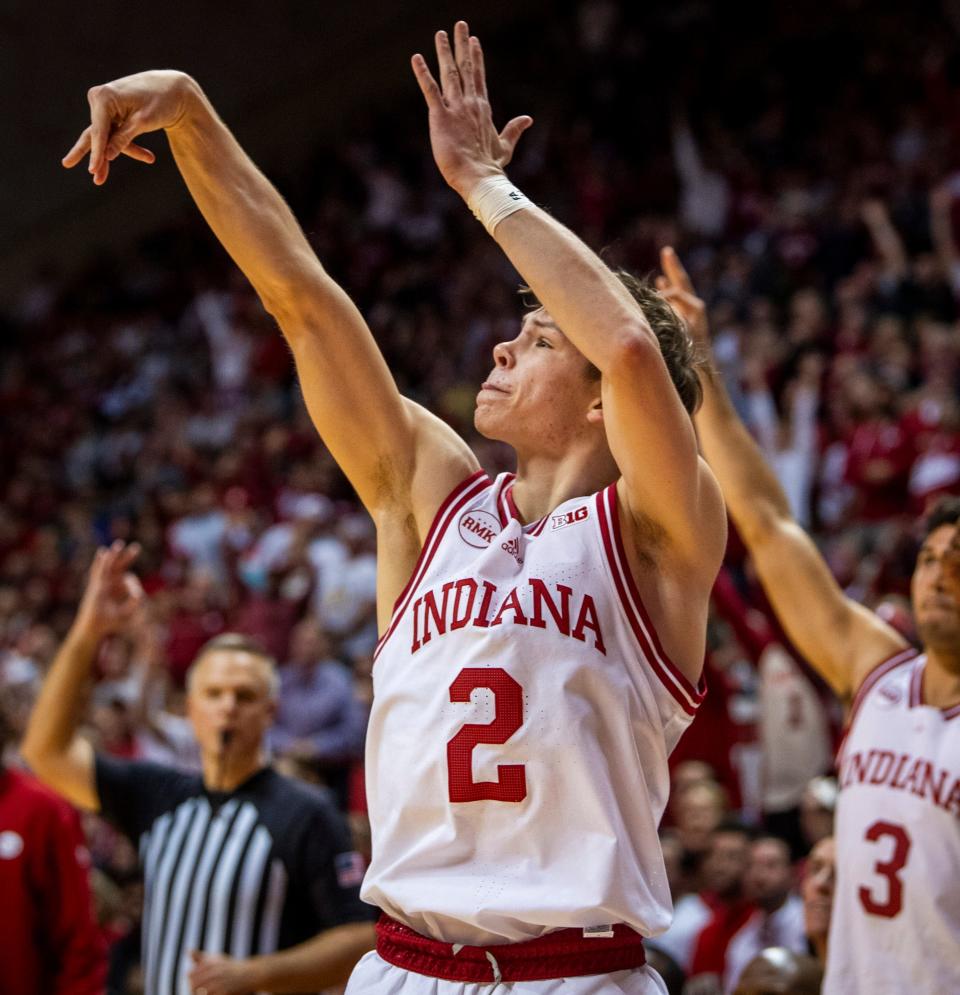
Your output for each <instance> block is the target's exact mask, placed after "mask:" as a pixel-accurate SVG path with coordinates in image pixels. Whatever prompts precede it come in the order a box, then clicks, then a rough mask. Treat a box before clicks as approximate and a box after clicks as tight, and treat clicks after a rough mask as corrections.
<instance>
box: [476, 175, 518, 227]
mask: <svg viewBox="0 0 960 995" xmlns="http://www.w3.org/2000/svg"><path fill="white" fill-rule="evenodd" d="M530 204H531V202H530V200H528V199H527V198H526V197H525V196H524V195H523V194H522V193H521V192H520V191H519V190H518V189H517V188H516V187H515V186H514V185H513V184H512V183H511V182H510V181H509V180H508V179H507V178H506V176H503V175H502V174H501V175H500V176H485V177H484V178H483V179H482V180H481V181H480V182H479V183H478V184H477V185H476V186H475V187H474V188H473V190H471V191H470V196H469V197H468V198H467V207H469V208H470V210H471V211H473V216H474V217H475V218H476V219H477V221H479V222H480V224H482V225H483V227H484V228H486V229H487V231H488V232H489V233H490V234H491V235H492V234H493V233H494V232H495V231H496V230H497V225H498V224H500V222H501V221H503V219H504V218H509V217H510V215H511V214H515V213H516V212H517V211H522V210H523V209H524V208H525V207H529V206H530Z"/></svg>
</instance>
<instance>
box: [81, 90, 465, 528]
mask: <svg viewBox="0 0 960 995" xmlns="http://www.w3.org/2000/svg"><path fill="white" fill-rule="evenodd" d="M88 97H89V101H90V109H91V124H90V126H89V127H88V128H87V129H86V130H85V131H84V132H83V134H82V135H81V136H80V138H79V139H78V141H77V143H76V144H75V145H74V147H73V148H72V149H71V151H70V152H69V153H68V154H67V156H66V157H65V158H64V160H63V161H64V165H65V166H68V167H70V166H74V165H76V164H77V163H79V162H80V161H81V160H82V159H83V157H84V156H85V155H86V153H87V152H89V153H90V171H91V172H92V173H93V179H94V182H95V183H97V184H102V183H104V182H106V180H107V178H108V175H109V172H110V164H111V162H112V161H113V160H114V159H116V157H117V156H118V155H120V154H125V155H128V156H130V157H132V158H135V159H139V160H141V161H144V162H152V161H153V154H152V153H150V152H148V151H147V150H146V149H143V148H142V147H141V146H139V145H137V144H136V143H135V142H134V139H135V138H136V137H137V136H138V135H141V134H143V133H144V132H149V131H155V130H159V129H162V130H164V131H166V133H167V137H168V139H169V141H170V147H171V149H172V150H173V154H174V158H175V159H176V162H177V166H178V168H179V169H180V172H181V174H182V175H183V178H184V180H185V182H186V184H187V187H188V188H189V190H190V193H191V195H192V196H193V199H194V200H195V201H196V203H197V206H198V207H199V208H200V211H201V212H202V213H203V216H204V218H205V219H206V220H207V223H208V224H209V225H210V227H211V228H212V229H213V231H214V233H215V234H216V236H217V238H218V239H219V240H220V241H221V243H222V244H223V246H224V248H226V250H227V251H228V252H229V253H230V255H231V256H232V257H233V259H234V260H235V262H236V263H237V265H238V266H239V267H240V268H241V269H242V270H243V272H244V274H245V275H246V276H247V278H248V279H249V280H250V282H251V283H252V284H253V286H254V288H255V289H256V291H257V293H258V294H259V295H260V299H261V301H262V302H263V305H264V307H265V308H266V309H267V310H268V311H269V312H270V313H271V314H272V315H273V316H274V317H275V318H276V319H277V321H278V322H279V324H280V327H281V329H282V330H283V333H284V336H285V337H286V339H287V342H288V343H289V344H290V347H291V349H292V351H293V354H294V359H295V361H296V364H297V370H298V373H299V376H300V383H301V385H302V388H303V394H304V399H305V401H306V404H307V407H308V409H309V411H310V415H311V417H312V419H313V422H314V424H315V425H316V427H317V430H318V431H319V432H320V435H321V436H322V437H323V440H324V442H325V443H326V444H327V446H328V448H329V449H330V451H331V453H332V454H333V456H334V458H335V459H336V461H337V463H338V464H339V465H340V467H341V468H342V469H343V471H344V472H345V473H346V475H347V476H348V478H349V479H350V481H351V483H352V484H353V485H354V487H355V488H356V490H357V493H358V495H359V496H360V499H361V501H362V502H363V503H364V505H365V506H366V507H367V508H368V509H369V510H370V511H371V513H372V514H374V515H377V514H378V513H379V512H382V511H384V510H387V509H395V508H397V507H398V506H400V507H403V508H409V507H410V504H411V496H410V494H411V487H412V486H413V483H414V474H415V471H416V470H417V469H418V465H417V457H418V455H423V454H424V453H426V455H428V456H429V460H428V461H427V462H428V466H427V468H426V469H427V470H428V472H429V473H430V474H432V475H433V477H435V476H436V475H437V474H438V473H439V475H440V478H441V479H439V480H438V481H436V489H438V490H439V493H440V498H438V499H437V500H438V501H439V500H440V499H442V496H443V494H445V493H446V491H445V490H444V488H445V487H446V490H449V488H450V487H452V486H453V484H455V483H457V482H458V481H459V479H461V478H462V477H463V476H465V475H466V474H467V473H469V472H470V471H471V470H472V469H474V468H475V467H476V462H475V461H474V460H473V457H472V456H471V454H470V453H469V451H468V450H467V449H466V446H465V445H464V444H463V443H462V442H461V441H460V440H459V439H458V438H457V437H456V435H455V434H454V433H453V432H452V431H451V430H444V426H442V425H440V424H439V423H438V422H437V421H436V420H435V419H432V418H431V417H430V416H429V415H427V414H426V412H423V411H422V409H420V408H418V407H417V406H416V405H414V404H412V403H411V402H408V401H405V400H404V399H403V398H402V397H401V395H400V393H399V391H398V390H397V387H396V384H395V383H394V380H393V378H392V376H391V375H390V372H389V370H388V369H387V365H386V363H385V361H384V359H383V356H382V355H381V354H380V351H379V349H378V348H377V346H376V343H375V341H374V339H373V336H372V335H371V333H370V330H369V329H368V328H367V325H366V323H365V322H364V320H363V317H362V316H361V315H360V313H359V311H358V310H357V309H356V307H355V306H354V305H353V303H352V302H351V300H350V299H349V297H348V296H347V295H346V294H345V293H344V291H343V290H342V289H341V288H340V287H339V286H337V284H336V283H335V282H334V281H333V280H332V279H331V278H330V277H329V276H328V275H327V273H326V272H325V270H324V269H323V266H322V265H321V264H320V262H319V260H318V259H317V257H316V255H315V254H314V252H313V250H312V249H311V247H310V245H309V243H308V242H307V239H306V237H305V236H304V234H303V232H302V231H301V229H300V226H299V225H298V224H297V221H296V218H295V217H294V216H293V214H292V212H291V211H290V209H289V208H288V207H287V205H286V203H285V202H284V200H283V198H282V197H281V196H280V195H279V194H278V193H277V191H276V190H275V189H274V188H273V186H272V185H271V184H270V183H269V181H268V180H267V179H266V178H265V177H264V176H263V174H262V173H261V172H260V171H259V170H258V169H257V167H256V166H255V165H254V164H253V162H252V161H251V160H250V158H249V157H248V156H247V155H246V153H245V152H244V151H243V149H242V148H241V147H240V145H239V144H238V143H237V141H236V140H235V139H234V137H233V136H232V135H231V133H230V132H229V130H228V129H227V128H226V126H225V125H224V124H223V122H222V121H221V120H220V119H219V117H218V116H217V114H216V113H215V111H214V109H213V107H212V106H211V104H210V102H209V101H208V100H207V98H206V96H205V95H204V93H203V91H202V90H201V89H200V87H199V86H198V85H197V84H196V82H194V80H192V79H191V78H190V77H189V76H186V75H184V74H183V73H176V72H169V71H156V72H146V73H138V74H137V75H134V76H127V77H124V78H123V79H119V80H116V81H114V82H112V83H107V84H106V85H104V86H97V87H93V89H91V90H90V92H89V94H88ZM419 468H423V463H422V462H421V464H420V467H419ZM433 477H431V480H433ZM448 481H449V486H448ZM428 490H429V488H428ZM431 500H432V499H428V501H427V504H430V503H431ZM434 507H435V505H434ZM430 513H432V511H431V512H430ZM424 530H425V529H424ZM424 530H421V534H422V531H424Z"/></svg>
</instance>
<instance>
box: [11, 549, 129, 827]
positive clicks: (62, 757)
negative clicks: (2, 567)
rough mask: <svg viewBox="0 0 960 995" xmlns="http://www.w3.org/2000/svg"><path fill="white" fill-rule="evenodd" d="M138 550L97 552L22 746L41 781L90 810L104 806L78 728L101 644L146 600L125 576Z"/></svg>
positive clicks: (89, 750) (87, 743) (90, 756)
mask: <svg viewBox="0 0 960 995" xmlns="http://www.w3.org/2000/svg"><path fill="white" fill-rule="evenodd" d="M138 552H139V547H138V546H137V545H132V546H124V545H123V543H121V542H119V541H118V542H115V543H114V544H113V545H112V546H111V547H110V548H109V549H100V550H97V554H96V556H95V557H94V560H93V566H91V568H90V577H89V580H88V581H87V588H86V590H85V591H84V593H83V599H82V600H81V602H80V608H79V609H78V611H77V617H76V619H75V620H74V622H73V625H72V626H71V627H70V631H69V632H68V633H67V638H66V639H65V640H64V641H63V644H62V645H61V647H60V649H59V651H58V652H57V655H56V657H55V658H54V661H53V663H52V664H51V666H50V670H49V672H48V673H47V676H46V679H45V680H44V682H43V687H42V688H41V689H40V694H39V696H38V697H37V702H36V704H35V705H34V706H33V712H32V713H31V715H30V722H29V724H28V725H27V732H26V735H25V736H24V739H23V746H22V747H21V752H22V754H23V758H24V760H26V761H27V763H28V764H29V765H30V768H31V769H32V770H33V772H34V773H35V774H36V775H37V777H39V778H40V780H41V781H43V782H44V783H45V784H46V785H47V786H48V787H50V788H53V790H54V791H56V792H57V793H58V794H60V795H62V796H63V797H64V798H66V799H67V801H69V802H72V803H73V804H74V805H77V806H79V807H80V808H85V809H87V810H88V811H92V812H96V811H98V810H99V808H100V799H99V797H98V795H97V785H96V772H95V765H94V755H93V746H92V745H91V744H90V741H89V740H87V739H85V738H84V737H83V736H81V735H80V734H79V732H78V726H79V724H80V718H81V715H82V712H83V706H84V703H85V702H86V700H87V691H88V686H89V682H90V671H91V669H92V668H93V663H94V661H95V660H96V656H97V651H98V650H99V648H100V643H101V642H102V641H103V640H104V639H105V638H106V637H107V636H109V635H111V634H112V633H115V632H119V631H121V630H123V629H125V628H126V627H127V626H128V625H129V623H130V620H131V619H132V618H133V617H134V616H135V615H136V613H137V611H138V609H139V607H140V605H141V603H142V601H143V589H142V588H141V587H140V583H139V581H138V580H137V578H136V577H134V575H133V574H131V573H128V572H127V568H128V567H129V566H130V564H131V563H132V562H133V560H134V559H135V558H136V556H137V553H138Z"/></svg>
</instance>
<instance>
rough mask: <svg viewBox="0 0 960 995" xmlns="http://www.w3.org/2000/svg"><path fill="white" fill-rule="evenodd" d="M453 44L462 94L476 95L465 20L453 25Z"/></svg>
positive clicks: (468, 33)
mask: <svg viewBox="0 0 960 995" xmlns="http://www.w3.org/2000/svg"><path fill="white" fill-rule="evenodd" d="M453 45H454V55H455V56H456V60H457V70H458V72H459V73H460V83H461V85H462V87H463V95H464V96H465V97H473V96H475V95H476V92H477V87H476V79H475V78H474V75H473V60H472V59H471V57H470V29H469V28H468V27H467V22H466V21H457V23H456V24H455V25H454V28H453Z"/></svg>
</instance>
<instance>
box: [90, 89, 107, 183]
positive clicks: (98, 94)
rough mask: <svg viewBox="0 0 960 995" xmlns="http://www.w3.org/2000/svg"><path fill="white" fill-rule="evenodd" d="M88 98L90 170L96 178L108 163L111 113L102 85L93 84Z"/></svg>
mask: <svg viewBox="0 0 960 995" xmlns="http://www.w3.org/2000/svg"><path fill="white" fill-rule="evenodd" d="M87 100H88V102H89V104H90V172H91V173H93V174H94V178H96V176H97V175H98V174H99V173H100V172H101V171H102V170H103V168H104V166H105V164H106V152H107V142H108V141H109V140H110V125H111V114H110V108H109V106H108V98H107V97H106V95H105V94H104V92H103V87H102V86H92V87H91V88H90V89H89V90H88V91H87Z"/></svg>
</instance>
